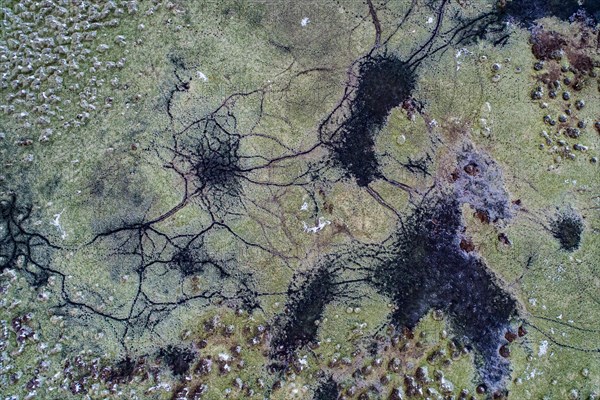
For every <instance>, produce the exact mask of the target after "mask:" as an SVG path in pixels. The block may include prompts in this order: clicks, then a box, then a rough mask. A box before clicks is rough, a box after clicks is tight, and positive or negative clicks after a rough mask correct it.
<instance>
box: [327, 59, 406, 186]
mask: <svg viewBox="0 0 600 400" xmlns="http://www.w3.org/2000/svg"><path fill="white" fill-rule="evenodd" d="M414 85H415V77H414V74H413V71H412V69H410V68H409V66H408V65H407V64H406V63H404V62H403V61H401V60H399V59H398V58H396V57H394V56H374V57H368V58H367V59H366V60H365V61H363V63H362V64H361V65H360V68H359V76H358V88H357V89H356V93H355V96H354V98H353V99H352V101H351V102H350V104H349V108H350V110H349V112H350V115H349V116H348V117H347V118H346V119H345V121H344V122H343V124H342V126H341V127H340V131H339V137H338V138H337V139H336V140H334V141H333V142H332V143H330V145H331V147H332V150H333V154H334V158H335V161H336V162H337V163H338V164H339V165H340V166H341V167H342V168H343V169H344V170H345V171H346V172H347V174H348V175H349V176H352V177H353V178H355V179H356V182H357V184H358V185H359V186H366V185H368V184H369V183H370V182H371V181H372V180H374V179H375V178H377V177H378V175H379V163H378V160H377V157H376V154H375V151H374V146H375V137H376V135H377V133H378V132H379V130H381V129H382V128H383V126H384V125H385V122H386V119H387V117H388V115H389V113H390V112H391V110H392V109H393V108H394V107H397V106H399V105H400V104H401V103H402V102H403V101H404V100H406V99H407V98H408V96H409V95H410V93H411V91H412V90H413V87H414Z"/></svg>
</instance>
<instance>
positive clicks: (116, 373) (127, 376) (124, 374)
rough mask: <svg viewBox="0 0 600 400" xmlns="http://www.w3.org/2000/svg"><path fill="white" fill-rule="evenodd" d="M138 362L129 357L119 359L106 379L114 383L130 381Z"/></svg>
mask: <svg viewBox="0 0 600 400" xmlns="http://www.w3.org/2000/svg"><path fill="white" fill-rule="evenodd" d="M136 364H137V363H136V362H135V361H134V360H132V359H131V358H129V357H126V358H124V359H123V360H121V361H119V362H118V363H117V364H116V365H115V366H114V367H113V368H112V370H111V372H110V375H109V376H108V378H107V379H106V380H107V381H108V382H113V383H128V382H131V380H132V379H133V374H134V372H135V367H136Z"/></svg>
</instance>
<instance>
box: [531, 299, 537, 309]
mask: <svg viewBox="0 0 600 400" xmlns="http://www.w3.org/2000/svg"><path fill="white" fill-rule="evenodd" d="M529 304H531V305H532V306H534V307H535V305H536V304H537V299H536V298H533V297H532V298H531V299H529Z"/></svg>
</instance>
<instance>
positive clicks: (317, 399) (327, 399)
mask: <svg viewBox="0 0 600 400" xmlns="http://www.w3.org/2000/svg"><path fill="white" fill-rule="evenodd" d="M339 395H340V391H339V389H338V385H337V382H336V381H334V380H333V378H331V377H330V378H329V379H327V380H326V381H325V382H323V383H322V384H321V385H320V386H319V387H318V388H317V390H315V395H314V397H313V400H337V398H338V396H339Z"/></svg>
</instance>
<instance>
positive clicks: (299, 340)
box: [272, 267, 335, 357]
mask: <svg viewBox="0 0 600 400" xmlns="http://www.w3.org/2000/svg"><path fill="white" fill-rule="evenodd" d="M288 292H289V297H288V302H287V304H286V311H287V312H286V314H284V315H281V316H279V318H278V319H277V320H276V321H275V326H276V329H275V331H276V334H275V337H274V338H273V341H272V347H273V350H274V355H276V356H279V357H281V356H285V355H289V354H291V353H292V352H293V351H294V350H296V349H297V348H299V347H302V346H304V345H306V344H308V343H311V342H312V341H314V340H315V338H316V336H317V332H318V325H317V324H316V323H315V322H316V321H317V320H319V319H320V318H321V316H322V315H323V311H324V310H325V306H326V305H327V304H328V303H329V302H330V301H332V300H333V298H334V296H335V293H334V291H333V274H331V273H330V271H328V269H327V268H325V267H320V268H318V269H317V270H316V271H315V272H312V273H310V274H309V276H308V277H306V278H305V280H304V282H303V283H302V284H301V285H300V286H299V287H298V288H297V289H295V288H290V289H289V290H288Z"/></svg>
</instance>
